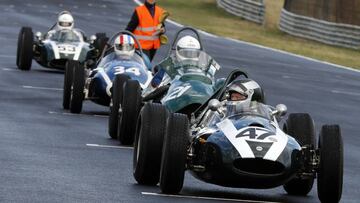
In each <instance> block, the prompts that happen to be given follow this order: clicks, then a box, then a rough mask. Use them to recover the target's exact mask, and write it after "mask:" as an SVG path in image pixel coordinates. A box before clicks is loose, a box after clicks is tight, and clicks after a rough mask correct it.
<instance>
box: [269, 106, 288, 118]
mask: <svg viewBox="0 0 360 203" xmlns="http://www.w3.org/2000/svg"><path fill="white" fill-rule="evenodd" d="M286 113H287V107H286V105H285V104H278V105H276V107H275V110H274V111H273V112H272V114H273V115H277V116H280V117H281V116H285V114H286Z"/></svg>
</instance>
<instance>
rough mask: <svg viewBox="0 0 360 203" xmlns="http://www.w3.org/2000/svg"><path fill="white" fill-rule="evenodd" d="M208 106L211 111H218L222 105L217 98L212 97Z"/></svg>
mask: <svg viewBox="0 0 360 203" xmlns="http://www.w3.org/2000/svg"><path fill="white" fill-rule="evenodd" d="M208 107H209V109H210V110H211V111H217V110H219V108H220V107H221V103H220V101H219V100H217V99H212V100H210V101H209V103H208Z"/></svg>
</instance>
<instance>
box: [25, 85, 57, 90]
mask: <svg viewBox="0 0 360 203" xmlns="http://www.w3.org/2000/svg"><path fill="white" fill-rule="evenodd" d="M22 87H23V88H25V89H38V90H54V91H63V89H62V88H53V87H34V86H28V85H23V86H22Z"/></svg>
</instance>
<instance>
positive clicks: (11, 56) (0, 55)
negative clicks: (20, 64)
mask: <svg viewBox="0 0 360 203" xmlns="http://www.w3.org/2000/svg"><path fill="white" fill-rule="evenodd" d="M0 39H1V40H9V39H5V38H0ZM0 57H1V58H16V56H14V55H5V54H0Z"/></svg>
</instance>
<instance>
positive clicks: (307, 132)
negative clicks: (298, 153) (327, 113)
mask: <svg viewBox="0 0 360 203" xmlns="http://www.w3.org/2000/svg"><path fill="white" fill-rule="evenodd" d="M284 132H285V133H287V134H288V135H290V136H293V137H294V138H295V139H296V140H297V141H298V142H299V144H300V146H302V147H303V146H305V145H308V146H310V147H312V148H313V149H315V145H316V142H315V127H314V121H313V120H312V118H311V116H310V115H309V114H304V113H296V114H290V115H289V117H288V119H287V120H286V123H285V124H284ZM313 184H314V178H306V179H304V178H299V177H295V178H293V179H291V180H290V181H289V182H287V183H286V184H284V189H285V191H286V192H287V193H288V194H290V195H302V196H306V195H307V194H308V193H309V192H310V191H311V189H312V187H313Z"/></svg>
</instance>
